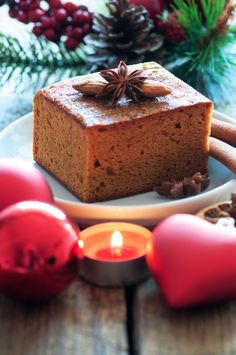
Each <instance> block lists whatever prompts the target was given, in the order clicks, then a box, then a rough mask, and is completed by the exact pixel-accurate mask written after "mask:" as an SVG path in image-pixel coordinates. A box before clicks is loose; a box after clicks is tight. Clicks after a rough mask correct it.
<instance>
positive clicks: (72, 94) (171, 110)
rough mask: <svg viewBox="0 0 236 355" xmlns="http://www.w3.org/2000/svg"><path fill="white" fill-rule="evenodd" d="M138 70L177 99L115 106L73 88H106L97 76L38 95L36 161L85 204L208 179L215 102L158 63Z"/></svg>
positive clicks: (35, 108)
mask: <svg viewBox="0 0 236 355" xmlns="http://www.w3.org/2000/svg"><path fill="white" fill-rule="evenodd" d="M133 68H141V69H143V70H144V72H145V75H147V76H148V77H150V78H152V79H154V80H158V81H160V82H162V83H164V84H166V85H168V86H169V87H170V88H171V93H170V94H169V95H167V96H163V97H156V98H153V99H145V98H143V99H141V100H140V101H139V102H137V103H136V102H133V101H132V100H130V99H127V98H122V99H121V100H120V101H119V103H118V104H117V105H115V106H112V105H111V103H110V101H109V100H103V99H97V98H94V97H90V96H87V95H83V94H81V93H79V92H78V91H76V90H75V89H74V88H73V86H72V85H73V83H75V82H76V81H78V80H80V79H87V78H89V79H92V80H100V79H99V74H98V73H95V74H88V75H86V76H83V77H79V78H78V77H77V78H72V79H68V80H65V81H63V82H59V83H56V84H54V85H51V86H49V87H47V88H45V89H42V90H40V91H39V92H38V93H37V94H36V95H35V98H34V105H33V113H34V123H33V156H34V159H35V161H36V162H37V163H38V164H40V165H41V166H42V167H43V168H45V169H46V170H47V171H48V172H49V173H51V174H52V175H53V176H54V177H55V178H56V179H58V180H59V181H60V182H61V183H62V184H63V185H64V186H65V187H67V189H68V190H70V191H71V192H72V193H74V194H75V195H76V196H77V197H78V198H79V199H80V200H81V201H84V202H93V201H103V200H109V199H114V198H120V197H124V196H129V195H133V194H138V193H142V192H145V191H149V190H151V189H152V188H153V187H154V186H155V185H157V184H159V183H161V182H162V181H166V180H171V179H172V178H175V179H182V178H184V177H185V176H191V175H193V174H194V173H195V172H198V171H199V172H201V173H202V174H205V173H207V167H208V151H209V139H208V138H209V133H210V122H211V113H212V109H213V104H212V102H211V101H210V100H209V99H207V98H206V97H204V96H203V95H201V94H200V93H199V92H197V91H196V90H194V89H193V88H192V87H190V86H188V85H187V84H186V83H184V82H183V81H181V80H179V79H178V78H176V77H175V76H174V75H173V74H171V73H170V72H168V71H167V70H165V69H164V68H163V67H162V66H160V65H159V64H157V63H154V62H148V63H143V64H138V65H136V66H132V70H133ZM129 69H131V68H130V67H129Z"/></svg>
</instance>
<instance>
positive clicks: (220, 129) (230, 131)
mask: <svg viewBox="0 0 236 355" xmlns="http://www.w3.org/2000/svg"><path fill="white" fill-rule="evenodd" d="M211 136H212V137H215V138H218V139H220V140H222V141H224V142H226V143H229V144H231V145H233V146H235V147H236V124H233V123H228V122H223V121H220V120H217V119H216V118H213V119H212V122H211Z"/></svg>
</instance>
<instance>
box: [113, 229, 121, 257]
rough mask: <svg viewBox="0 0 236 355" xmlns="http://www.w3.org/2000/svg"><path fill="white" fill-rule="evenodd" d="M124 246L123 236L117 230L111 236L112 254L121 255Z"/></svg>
mask: <svg viewBox="0 0 236 355" xmlns="http://www.w3.org/2000/svg"><path fill="white" fill-rule="evenodd" d="M122 247H123V236H122V234H121V232H119V231H115V232H113V233H112V236H111V251H112V254H113V255H114V256H116V257H119V256H120V255H121V252H122Z"/></svg>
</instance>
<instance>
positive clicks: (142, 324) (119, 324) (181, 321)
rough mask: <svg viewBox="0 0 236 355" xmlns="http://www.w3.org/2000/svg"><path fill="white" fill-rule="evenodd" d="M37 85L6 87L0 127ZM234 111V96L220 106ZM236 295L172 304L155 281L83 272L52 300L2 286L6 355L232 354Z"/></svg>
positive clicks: (0, 345)
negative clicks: (109, 284)
mask: <svg viewBox="0 0 236 355" xmlns="http://www.w3.org/2000/svg"><path fill="white" fill-rule="evenodd" d="M32 96H33V93H32V92H27V94H26V93H24V94H20V95H19V94H13V93H6V92H5V91H4V90H2V95H0V130H2V129H4V127H6V126H7V125H8V124H10V123H11V122H13V121H14V120H16V119H17V118H19V117H20V116H22V115H23V114H26V113H28V112H30V111H31V103H32ZM218 109H219V110H220V111H222V112H225V113H228V114H230V115H231V116H232V117H235V118H236V100H231V103H230V104H228V105H225V106H222V107H219V108H218ZM235 334H236V300H235V301H231V302H226V303H224V304H222V305H220V306H212V307H206V308H201V309H197V310H188V311H173V310H171V309H170V308H169V307H168V306H167V305H166V304H165V301H164V299H163V297H162V295H161V294H160V291H159V289H158V287H157V286H156V284H155V283H154V281H153V280H152V279H151V278H150V279H149V280H147V281H146V282H144V283H142V284H140V285H137V286H135V287H130V288H126V289H101V288H97V287H94V286H91V285H89V284H87V283H85V282H84V281H82V280H80V279H79V278H78V279H77V280H76V281H75V282H73V283H72V284H71V286H70V287H69V288H68V289H67V290H66V291H64V292H63V293H62V294H61V295H60V296H59V297H57V298H55V299H54V300H52V301H51V302H49V303H47V304H41V305H40V304H35V305H29V304H22V303H19V302H17V301H13V300H11V299H9V298H7V297H5V296H4V295H3V294H0V355H31V354H32V355H33V354H34V355H81V354H84V355H118V354H119V355H128V354H131V355H223V354H225V355H233V354H236V336H235Z"/></svg>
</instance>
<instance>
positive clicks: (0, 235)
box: [0, 201, 81, 300]
mask: <svg viewBox="0 0 236 355" xmlns="http://www.w3.org/2000/svg"><path fill="white" fill-rule="evenodd" d="M78 232H79V231H78V229H77V228H76V227H75V226H74V225H73V224H72V223H71V222H70V221H69V220H68V218H67V217H66V215H65V214H64V213H63V212H62V211H61V210H60V209H58V208H57V207H54V206H53V205H50V204H47V203H44V202H36V201H26V202H20V203H17V204H15V205H12V206H10V207H8V208H6V209H5V210H3V211H2V212H1V213H0V291H2V292H5V293H6V294H8V295H10V296H12V297H15V298H19V299H26V300H47V299H49V298H51V297H53V296H55V295H57V294H58V293H60V292H61V291H62V290H64V288H65V287H66V286H67V285H68V284H69V283H70V282H71V281H72V280H73V279H74V278H75V276H76V275H77V272H78V257H80V256H81V255H80V249H79V248H78Z"/></svg>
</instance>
